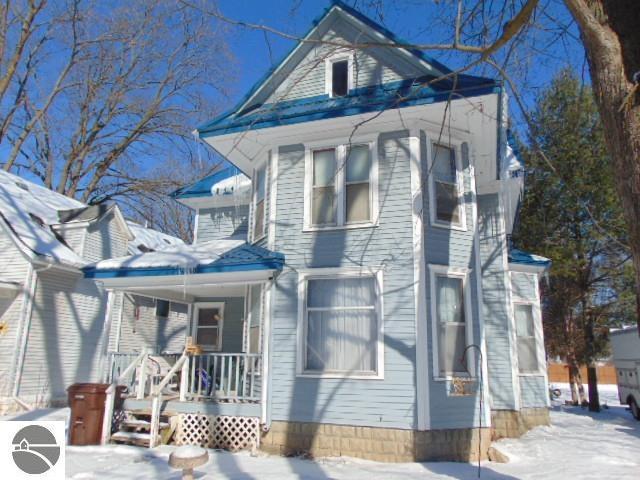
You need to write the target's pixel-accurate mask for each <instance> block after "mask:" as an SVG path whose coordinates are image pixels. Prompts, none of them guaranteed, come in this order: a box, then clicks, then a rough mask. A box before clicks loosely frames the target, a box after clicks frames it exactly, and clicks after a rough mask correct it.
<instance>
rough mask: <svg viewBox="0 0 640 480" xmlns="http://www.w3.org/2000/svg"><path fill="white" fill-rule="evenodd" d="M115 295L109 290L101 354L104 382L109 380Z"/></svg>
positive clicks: (101, 369) (101, 371)
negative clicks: (110, 342) (110, 343)
mask: <svg viewBox="0 0 640 480" xmlns="http://www.w3.org/2000/svg"><path fill="white" fill-rule="evenodd" d="M114 301H115V295H114V292H113V290H107V305H106V307H105V312H104V325H103V327H102V351H101V355H100V374H101V377H102V379H103V382H106V381H107V370H108V368H110V366H111V365H109V361H108V360H109V358H108V357H109V340H110V339H111V317H112V311H113V303H114Z"/></svg>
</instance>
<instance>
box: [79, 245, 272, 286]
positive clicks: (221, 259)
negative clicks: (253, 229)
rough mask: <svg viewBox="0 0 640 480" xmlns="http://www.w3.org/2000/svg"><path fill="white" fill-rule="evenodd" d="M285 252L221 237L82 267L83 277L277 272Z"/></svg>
mask: <svg viewBox="0 0 640 480" xmlns="http://www.w3.org/2000/svg"><path fill="white" fill-rule="evenodd" d="M283 266H284V255H282V254H281V253H278V252H272V251H271V250H267V249H266V248H262V247H259V246H256V245H250V244H248V243H246V242H245V241H244V240H235V239H224V240H215V241H211V242H203V243H199V244H195V245H172V246H170V247H167V248H164V249H162V250H158V251H155V252H146V253H141V254H137V255H131V256H128V257H120V258H112V259H108V260H102V261H100V262H97V263H94V264H92V265H89V266H87V267H85V268H83V271H84V276H85V277H86V278H94V279H114V278H123V277H167V276H176V275H198V274H215V273H233V272H251V271H280V270H282V267H283Z"/></svg>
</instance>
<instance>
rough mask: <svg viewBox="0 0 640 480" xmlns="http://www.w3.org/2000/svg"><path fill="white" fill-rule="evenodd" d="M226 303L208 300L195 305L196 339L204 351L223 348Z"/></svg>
mask: <svg viewBox="0 0 640 480" xmlns="http://www.w3.org/2000/svg"><path fill="white" fill-rule="evenodd" d="M223 324H224V303H219V302H207V303H198V304H196V305H195V340H196V343H197V344H198V345H200V346H201V347H202V349H203V350H204V351H208V352H219V351H221V350H222V326H223Z"/></svg>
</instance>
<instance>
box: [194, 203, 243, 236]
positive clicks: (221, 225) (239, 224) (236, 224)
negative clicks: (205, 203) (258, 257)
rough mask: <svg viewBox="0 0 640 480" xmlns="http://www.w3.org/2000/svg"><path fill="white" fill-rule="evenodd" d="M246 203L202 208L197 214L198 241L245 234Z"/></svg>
mask: <svg viewBox="0 0 640 480" xmlns="http://www.w3.org/2000/svg"><path fill="white" fill-rule="evenodd" d="M248 216H249V206H248V205H238V206H232V207H218V208H203V209H201V210H200V211H199V215H198V235H197V237H198V243H203V242H209V241H211V240H218V239H221V238H225V237H229V236H231V235H238V236H241V235H244V236H246V235H247V217H248Z"/></svg>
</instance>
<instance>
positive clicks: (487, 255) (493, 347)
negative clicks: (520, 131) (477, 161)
mask: <svg viewBox="0 0 640 480" xmlns="http://www.w3.org/2000/svg"><path fill="white" fill-rule="evenodd" d="M500 212H501V210H500V200H499V197H498V195H497V194H489V195H482V196H479V197H478V221H479V225H478V228H479V232H480V260H481V263H482V293H483V298H482V300H483V318H484V324H485V338H486V343H487V362H488V365H489V387H490V392H491V398H492V402H493V404H492V407H493V408H494V409H496V410H501V409H510V410H511V409H515V406H516V404H515V394H514V385H513V364H512V362H513V356H512V354H511V352H512V345H511V337H510V332H509V315H510V312H509V309H508V303H507V299H508V292H507V285H506V277H505V265H506V255H507V249H506V235H505V232H504V228H503V222H502V221H501V219H500Z"/></svg>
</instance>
